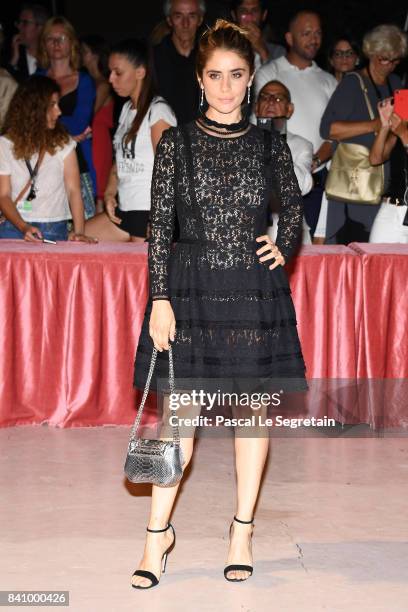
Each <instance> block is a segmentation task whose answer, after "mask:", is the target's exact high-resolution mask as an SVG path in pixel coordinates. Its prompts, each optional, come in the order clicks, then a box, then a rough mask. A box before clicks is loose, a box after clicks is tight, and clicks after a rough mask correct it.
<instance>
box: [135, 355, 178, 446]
mask: <svg viewBox="0 0 408 612" xmlns="http://www.w3.org/2000/svg"><path fill="white" fill-rule="evenodd" d="M156 358H157V349H156V348H153V353H152V359H151V361H150V368H149V373H148V375H147V380H146V385H145V389H144V391H143V397H142V401H141V402H140V406H139V410H138V413H137V416H136V419H135V422H134V425H133V427H132V431H131V434H130V440H131V441H132V440H135V439H136V431H137V430H138V428H139V425H140V421H141V420H142V414H143V408H144V405H145V403H146V398H147V395H148V393H149V387H150V381H151V379H152V376H153V371H154V366H155V365H156ZM169 386H170V394H173V393H174V389H175V383H174V364H173V351H172V348H171V345H170V346H169ZM170 410H171V412H172V413H174V414H172V416H176V415H177V411H176V410H175V408H170ZM176 422H177V421H176ZM172 428H173V442H174V446H175V447H176V448H177V447H178V446H179V445H180V432H179V428H178V425H173V426H172Z"/></svg>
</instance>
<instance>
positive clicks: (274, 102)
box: [256, 80, 313, 244]
mask: <svg viewBox="0 0 408 612" xmlns="http://www.w3.org/2000/svg"><path fill="white" fill-rule="evenodd" d="M294 110H295V106H294V104H293V102H292V100H291V95H290V91H289V89H288V88H287V87H286V85H284V84H283V83H281V82H280V81H276V80H275V81H269V83H266V85H264V86H263V87H262V89H261V91H260V92H259V95H258V99H257V103H256V116H257V119H258V125H259V126H260V127H264V128H272V129H275V130H276V131H278V132H279V133H280V134H281V136H282V138H284V139H285V140H286V142H287V144H288V147H289V149H290V152H291V154H292V159H293V166H294V170H295V174H296V178H297V180H298V183H299V188H300V191H301V193H302V195H303V196H305V195H306V194H307V193H309V192H310V190H311V189H312V187H313V178H312V173H311V168H312V159H313V145H312V143H311V142H309V141H308V140H306V138H302V137H301V136H298V135H296V134H292V133H291V132H289V131H288V130H287V121H288V119H290V118H291V116H292V115H293V111H294ZM271 208H272V217H273V226H272V228H271V229H270V236H271V238H272V240H275V239H276V228H277V220H278V213H279V208H278V206H275V202H272V206H271ZM302 242H303V244H307V243H309V244H310V242H311V236H310V228H309V226H308V225H307V223H306V221H305V220H303V238H302Z"/></svg>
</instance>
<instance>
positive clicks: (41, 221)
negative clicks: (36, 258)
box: [0, 75, 95, 242]
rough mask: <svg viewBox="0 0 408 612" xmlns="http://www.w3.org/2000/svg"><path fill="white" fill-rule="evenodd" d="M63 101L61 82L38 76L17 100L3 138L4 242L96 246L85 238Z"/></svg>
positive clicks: (0, 230)
mask: <svg viewBox="0 0 408 612" xmlns="http://www.w3.org/2000/svg"><path fill="white" fill-rule="evenodd" d="M59 97H60V88H59V85H58V84H57V83H56V82H55V81H53V80H52V79H50V78H49V77H46V76H41V75H34V76H31V77H30V78H29V79H27V80H26V81H24V83H22V84H21V85H20V86H19V87H18V89H17V91H16V93H15V95H14V96H13V98H12V100H11V103H10V106H9V109H8V111H7V115H6V118H5V123H4V135H3V136H1V137H0V210H1V212H2V213H3V215H4V217H2V219H1V220H2V221H3V222H0V238H24V239H25V240H28V241H36V240H37V241H38V240H42V239H43V238H46V239H48V240H50V239H51V240H67V239H68V238H69V239H70V240H80V241H85V242H95V240H94V239H93V238H88V237H87V236H85V235H84V222H85V221H84V205H83V202H82V197H81V188H80V179H79V169H78V162H77V158H76V155H75V146H76V143H75V141H74V140H72V138H71V137H70V136H69V134H68V132H67V131H66V130H65V128H64V126H63V125H61V124H60V123H59V122H58V117H59V116H60V115H61V110H60V108H59V105H58V103H59ZM30 177H31V180H30ZM71 218H72V220H73V230H74V231H73V232H71V233H70V235H69V236H68V220H69V219H71Z"/></svg>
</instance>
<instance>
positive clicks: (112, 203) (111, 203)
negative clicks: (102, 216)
mask: <svg viewBox="0 0 408 612" xmlns="http://www.w3.org/2000/svg"><path fill="white" fill-rule="evenodd" d="M117 207H118V203H117V201H116V198H114V197H113V196H108V197H106V196H105V210H106V214H107V215H108V217H109V219H110V220H111V221H112V223H116V224H119V225H120V224H121V223H122V219H120V218H119V217H117V216H116V215H115V209H116V208H117Z"/></svg>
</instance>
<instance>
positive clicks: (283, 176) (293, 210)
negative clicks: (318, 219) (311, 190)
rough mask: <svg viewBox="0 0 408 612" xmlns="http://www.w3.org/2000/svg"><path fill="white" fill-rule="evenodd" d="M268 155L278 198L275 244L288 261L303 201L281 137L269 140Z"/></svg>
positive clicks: (300, 225)
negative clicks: (270, 149)
mask: <svg viewBox="0 0 408 612" xmlns="http://www.w3.org/2000/svg"><path fill="white" fill-rule="evenodd" d="M271 157H272V159H271V162H272V178H273V183H274V188H275V192H276V194H277V196H278V198H279V200H280V212H279V222H278V234H277V237H276V246H277V247H278V249H279V250H280V252H281V253H282V255H283V256H284V258H285V262H288V260H289V259H290V257H291V255H292V254H293V251H294V250H295V248H296V247H297V245H298V242H299V237H300V234H301V232H302V222H303V200H302V196H301V193H300V189H299V184H298V182H297V179H296V175H295V171H294V168H293V161H292V155H291V152H290V149H289V147H288V145H287V144H286V143H285V142H284V141H283V140H282V139H281V138H280V136H276V138H273V139H272V152H271Z"/></svg>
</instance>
